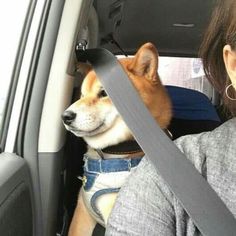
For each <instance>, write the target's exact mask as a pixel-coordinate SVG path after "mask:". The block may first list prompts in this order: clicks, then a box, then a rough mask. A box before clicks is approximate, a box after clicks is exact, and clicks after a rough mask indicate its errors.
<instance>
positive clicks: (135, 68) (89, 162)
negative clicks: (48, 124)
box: [62, 43, 172, 236]
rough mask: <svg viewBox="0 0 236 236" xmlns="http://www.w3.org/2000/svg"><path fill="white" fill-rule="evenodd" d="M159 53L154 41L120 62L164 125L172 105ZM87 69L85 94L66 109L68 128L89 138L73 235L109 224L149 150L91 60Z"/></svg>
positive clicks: (72, 227) (162, 126) (168, 119)
mask: <svg viewBox="0 0 236 236" xmlns="http://www.w3.org/2000/svg"><path fill="white" fill-rule="evenodd" d="M158 56H159V55H158V52H157V49H156V48H155V46H154V45H153V44H151V43H146V44H144V45H143V46H141V47H140V48H139V50H138V51H137V53H136V54H135V56H134V57H128V58H122V59H119V62H120V64H121V66H122V67H123V69H124V70H125V72H126V73H127V75H128V77H129V79H130V80H131V82H132V84H133V85H134V87H135V88H136V89H137V91H138V93H139V95H140V96H141V98H142V100H143V101H144V103H145V105H146V106H147V108H148V109H149V111H150V112H151V114H152V116H153V117H154V118H155V120H156V121H157V122H158V124H159V126H160V127H161V128H162V129H163V130H164V129H166V128H167V127H168V125H169V123H170V120H171V117H172V106H171V101H170V98H169V96H168V94H167V92H166V90H165V87H164V86H163V85H162V83H161V80H160V78H159V75H158V73H157V69H158ZM86 70H87V71H88V73H87V75H86V77H85V78H84V80H83V82H82V85H81V97H80V99H79V100H78V101H76V102H75V103H73V104H72V105H71V106H70V107H69V108H68V109H66V110H65V112H64V113H63V115H62V119H63V122H64V125H65V128H66V129H67V130H68V131H70V132H72V133H73V134H74V135H76V136H78V137H83V139H84V140H85V141H86V143H87V144H88V151H87V153H86V154H85V156H84V161H85V164H84V172H85V174H84V176H83V178H82V181H83V187H82V188H81V190H80V193H79V197H78V203H77V207H76V209H75V212H74V216H73V219H72V222H71V225H70V229H69V236H80V235H81V236H89V235H92V232H93V229H94V227H95V225H96V223H97V222H98V223H100V224H102V225H103V226H106V223H107V220H108V217H109V214H110V212H111V209H112V207H113V205H114V203H115V199H116V196H117V192H118V191H119V189H120V187H121V186H122V185H123V183H124V182H125V180H126V179H127V177H128V176H129V174H130V172H132V171H133V170H134V169H135V168H136V167H137V165H138V163H139V161H140V160H141V158H142V157H143V155H144V154H143V152H142V150H141V148H140V147H139V146H138V144H137V143H136V142H135V140H134V138H133V136H132V133H131V131H130V130H129V128H128V127H127V125H126V124H125V122H124V121H123V120H122V118H121V116H120V115H119V113H118V111H117V110H116V108H115V107H114V105H113V104H112V101H111V100H110V98H109V97H108V96H107V94H106V92H105V90H104V89H103V87H102V85H101V83H100V81H99V79H98V78H97V76H96V74H95V72H94V71H93V70H92V68H90V66H89V65H88V66H87V68H86ZM110 79H112V78H110ZM144 122H145V121H144ZM140 125H142V124H140Z"/></svg>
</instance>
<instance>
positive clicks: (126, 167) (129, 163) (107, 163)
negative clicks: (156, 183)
mask: <svg viewBox="0 0 236 236" xmlns="http://www.w3.org/2000/svg"><path fill="white" fill-rule="evenodd" d="M142 157H143V156H138V157H135V158H127V159H126V158H125V159H123V158H116V159H98V160H96V159H90V158H89V157H88V156H86V155H84V161H85V163H84V171H89V172H98V173H110V172H119V171H130V170H131V169H132V168H134V167H136V166H137V165H138V164H139V162H140V161H141V159H142Z"/></svg>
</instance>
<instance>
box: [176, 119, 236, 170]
mask: <svg viewBox="0 0 236 236" xmlns="http://www.w3.org/2000/svg"><path fill="white" fill-rule="evenodd" d="M235 141H236V118H234V119H231V120H229V121H227V122H225V123H223V124H222V125H220V126H219V127H217V128H216V129H214V130H213V131H209V132H203V133H200V134H194V135H186V136H183V137H180V138H179V139H177V140H175V144H176V145H177V146H178V148H179V149H180V150H181V151H182V152H183V153H184V154H185V155H186V157H187V158H188V159H189V160H190V161H191V162H192V163H193V164H194V166H195V167H196V168H197V169H198V170H199V172H201V173H202V172H203V169H204V168H205V164H206V163H208V164H209V166H208V167H210V168H211V160H217V161H218V163H221V162H226V159H228V160H227V162H228V161H229V160H231V159H233V158H234V157H235V155H236V149H235V148H234V143H235ZM230 162H231V161H230ZM203 166H204V168H203ZM203 174H204V173H203Z"/></svg>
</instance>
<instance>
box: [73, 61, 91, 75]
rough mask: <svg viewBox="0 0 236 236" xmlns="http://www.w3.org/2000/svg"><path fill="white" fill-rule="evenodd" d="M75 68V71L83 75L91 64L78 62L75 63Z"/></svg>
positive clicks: (89, 68)
mask: <svg viewBox="0 0 236 236" xmlns="http://www.w3.org/2000/svg"><path fill="white" fill-rule="evenodd" d="M76 70H77V72H79V73H80V74H82V75H84V76H85V75H87V74H88V72H89V71H90V70H92V66H91V65H90V64H88V63H83V62H79V63H78V64H77V65H76Z"/></svg>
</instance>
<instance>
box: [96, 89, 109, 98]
mask: <svg viewBox="0 0 236 236" xmlns="http://www.w3.org/2000/svg"><path fill="white" fill-rule="evenodd" d="M98 97H99V98H103V97H107V93H106V91H105V90H104V89H102V90H100V91H99V93H98Z"/></svg>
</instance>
